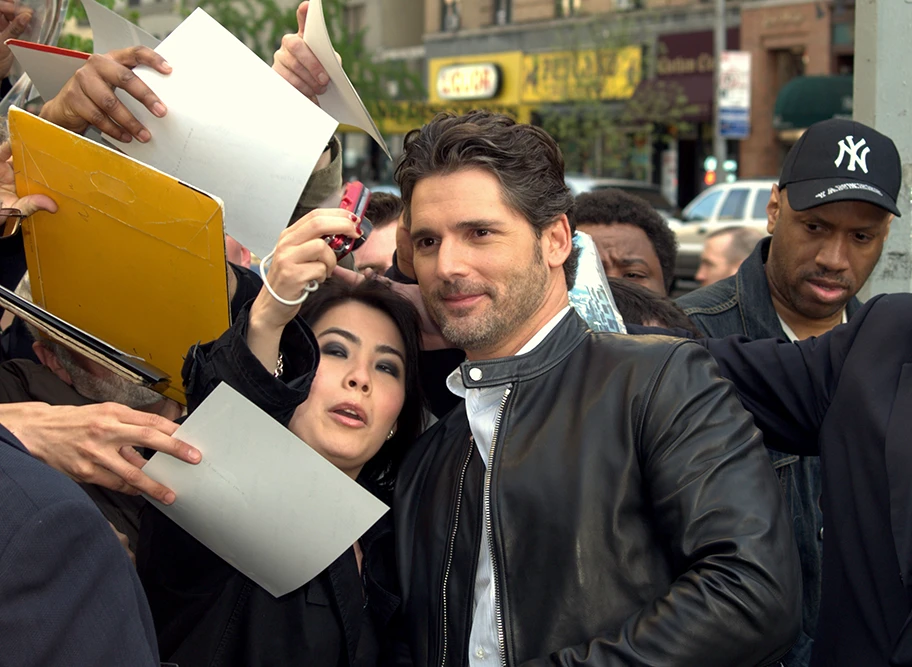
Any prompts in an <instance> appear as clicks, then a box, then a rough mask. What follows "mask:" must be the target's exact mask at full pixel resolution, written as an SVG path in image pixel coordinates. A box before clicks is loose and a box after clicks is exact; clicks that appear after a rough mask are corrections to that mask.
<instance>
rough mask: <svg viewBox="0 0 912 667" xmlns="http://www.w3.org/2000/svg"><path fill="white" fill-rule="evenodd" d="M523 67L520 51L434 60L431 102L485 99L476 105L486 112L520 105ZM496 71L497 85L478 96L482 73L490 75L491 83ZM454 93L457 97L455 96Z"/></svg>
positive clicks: (430, 74) (431, 64)
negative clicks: (509, 105)
mask: <svg viewBox="0 0 912 667" xmlns="http://www.w3.org/2000/svg"><path fill="white" fill-rule="evenodd" d="M521 68H522V53H520V52H519V51H507V52H505V53H491V54H487V55H472V56H459V57H456V58H433V59H431V60H430V61H429V62H428V88H429V92H430V101H431V102H432V103H444V104H448V103H449V102H451V101H453V100H467V99H471V98H480V97H484V98H485V99H484V100H481V101H478V102H477V103H476V105H475V106H476V107H478V108H485V109H487V108H490V107H491V105H497V104H514V105H515V104H519V95H520V86H521V84H522V72H521ZM494 71H496V78H497V85H496V86H493V87H492V88H491V86H490V85H488V87H489V88H491V90H490V91H489V92H487V93H486V94H484V95H480V94H477V93H478V88H479V85H478V80H482V79H484V77H483V76H481V74H483V73H485V72H489V74H488V78H487V79H484V81H486V82H487V84H490V83H491V81H492V80H493V79H494V78H495V75H492V74H490V72H494ZM482 87H484V86H482ZM454 91H456V92H457V94H453V93H454ZM458 93H461V94H458Z"/></svg>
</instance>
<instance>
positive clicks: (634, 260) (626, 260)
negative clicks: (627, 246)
mask: <svg viewBox="0 0 912 667" xmlns="http://www.w3.org/2000/svg"><path fill="white" fill-rule="evenodd" d="M617 263H618V264H620V265H621V266H632V265H633V264H642V265H643V266H645V267H647V268H648V267H649V262H647V261H646V260H645V259H643V258H642V257H622V258H621V259H619V260H618V261H617Z"/></svg>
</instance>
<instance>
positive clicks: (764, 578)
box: [523, 342, 801, 667]
mask: <svg viewBox="0 0 912 667" xmlns="http://www.w3.org/2000/svg"><path fill="white" fill-rule="evenodd" d="M659 378H661V381H658V380H659ZM656 379H657V381H656V382H655V383H654V385H653V386H654V387H655V389H654V390H653V392H652V395H651V396H650V397H649V401H648V404H647V405H646V406H645V407H644V408H641V410H640V412H641V413H642V416H641V417H640V418H639V419H638V423H637V425H636V429H637V433H636V436H635V437H636V438H637V442H638V447H639V449H640V453H639V458H640V468H641V470H642V471H643V473H642V474H643V477H644V478H645V479H647V480H648V485H647V486H648V488H649V500H650V502H651V506H652V508H653V515H654V519H653V522H654V524H655V531H656V533H657V534H659V535H662V536H663V538H664V542H665V544H666V546H667V549H668V556H669V558H670V559H671V560H672V561H673V562H674V563H675V564H676V569H677V570H678V571H679V572H680V574H679V576H678V578H677V579H676V580H675V581H674V582H673V583H672V585H671V587H670V588H669V589H668V591H667V592H666V593H665V594H664V595H662V596H661V597H659V598H656V599H654V600H651V601H644V604H643V606H642V608H641V609H640V610H638V611H637V612H636V613H635V614H633V615H631V616H630V617H629V618H628V619H627V621H626V622H625V623H624V625H623V626H622V627H620V628H614V629H612V630H608V631H606V632H605V633H604V634H603V635H602V636H598V637H592V638H590V639H589V641H587V642H584V643H582V644H578V645H576V646H571V647H567V648H565V649H562V650H559V651H556V652H555V653H553V654H552V655H550V656H548V657H547V658H542V659H538V660H532V661H529V662H526V663H523V667H551V666H561V667H563V666H567V665H578V666H579V667H583V666H584V665H593V666H595V665H598V666H599V667H623V666H627V665H721V664H723V663H722V660H721V659H720V658H721V657H722V656H724V660H725V663H724V664H725V665H727V666H728V667H735V666H741V667H748V666H753V665H767V664H769V663H770V662H771V661H773V660H774V659H776V658H777V657H778V656H781V655H783V654H784V653H785V652H786V651H787V650H788V649H789V647H790V646H791V645H792V643H793V642H794V641H795V637H796V636H797V635H798V632H799V629H800V625H801V569H800V565H799V562H798V551H797V549H796V547H795V542H794V539H793V538H792V526H791V522H790V521H789V517H788V514H787V512H786V507H785V501H784V500H783V498H782V493H781V492H780V490H779V484H778V481H777V479H776V475H775V473H774V472H773V469H772V467H771V466H770V464H769V459H768V457H767V455H766V452H765V451H764V449H763V447H762V440H761V437H760V433H759V432H758V431H757V429H756V428H755V427H754V425H753V423H752V422H751V418H750V415H748V414H747V413H746V412H745V410H744V409H743V408H742V407H741V405H740V404H739V403H738V400H737V398H736V397H735V394H734V392H733V391H732V387H731V385H730V384H729V383H728V382H724V381H722V380H721V379H720V378H719V375H718V372H717V369H716V365H715V364H714V363H713V362H712V359H711V358H710V357H709V355H707V354H706V352H705V351H704V350H701V349H700V348H698V347H697V346H696V345H694V344H693V343H691V342H684V343H681V344H680V346H678V347H676V348H675V349H674V350H673V352H672V354H671V356H670V358H669V359H668V360H667V362H666V364H664V367H663V368H662V369H661V370H660V375H657V376H656ZM609 529H610V528H609ZM747 601H749V602H747Z"/></svg>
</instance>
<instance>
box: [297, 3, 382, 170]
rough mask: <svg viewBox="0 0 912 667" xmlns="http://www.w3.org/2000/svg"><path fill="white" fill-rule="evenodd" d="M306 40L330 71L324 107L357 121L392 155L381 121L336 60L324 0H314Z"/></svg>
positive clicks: (346, 119) (322, 100)
mask: <svg viewBox="0 0 912 667" xmlns="http://www.w3.org/2000/svg"><path fill="white" fill-rule="evenodd" d="M304 41H305V42H306V43H307V46H309V47H310V50H311V51H313V53H314V55H315V56H316V57H317V60H319V61H320V64H321V65H323V68H324V69H325V70H326V73H327V74H328V75H329V86H328V87H327V90H326V92H325V93H323V94H322V95H319V96H318V98H319V100H320V107H322V109H323V110H324V111H326V113H328V114H329V115H330V116H332V117H333V118H335V119H336V120H337V121H339V122H340V123H342V124H344V125H353V126H354V127H358V128H361V129H362V130H364V131H365V132H367V133H368V134H369V135H370V136H371V137H373V138H374V141H376V142H377V143H378V144H379V146H380V148H382V149H383V152H384V153H386V156H387V157H391V156H390V152H389V148H387V146H386V142H385V141H384V140H383V135H382V134H380V130H379V129H377V124H376V123H375V122H374V119H373V118H371V115H370V113H369V112H368V111H367V108H366V107H365V106H364V102H362V101H361V97H360V96H359V95H358V93H357V91H356V90H355V87H354V86H353V85H352V82H351V80H349V78H348V75H346V74H345V70H344V69H342V66H341V65H340V64H339V61H338V60H336V53H335V50H334V49H333V45H332V41H331V40H330V38H329V30H327V29H326V19H325V17H324V16H323V2H322V0H310V7H308V9H307V21H306V22H305V23H304Z"/></svg>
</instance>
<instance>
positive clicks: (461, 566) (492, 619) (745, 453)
mask: <svg viewBox="0 0 912 667" xmlns="http://www.w3.org/2000/svg"><path fill="white" fill-rule="evenodd" d="M563 176H564V174H563V159H562V157H561V155H560V151H559V149H558V148H557V145H556V144H555V143H554V141H553V140H552V139H551V138H550V137H549V136H548V135H547V134H545V133H544V132H543V131H541V130H540V129H538V128H534V127H531V126H524V125H517V124H515V123H514V122H513V121H511V120H510V119H508V118H506V117H503V116H499V115H495V114H490V113H487V112H475V113H472V114H468V115H466V116H461V117H455V116H449V115H441V116H438V117H437V118H436V119H435V120H434V121H432V122H431V123H430V124H429V125H426V126H425V127H424V128H422V129H421V130H418V131H415V132H413V133H412V134H410V135H409V136H408V137H407V139H406V148H405V154H404V157H403V160H402V162H401V164H400V166H399V168H398V172H397V180H398V182H399V183H400V186H401V188H402V195H403V199H404V201H405V203H406V216H407V224H408V226H409V230H410V233H411V241H412V243H411V248H412V250H413V257H411V258H404V257H402V256H401V254H400V256H399V257H398V260H397V261H398V262H399V265H400V267H401V266H402V265H403V263H408V260H409V259H411V263H410V264H411V266H413V267H414V273H415V277H417V280H418V283H419V286H420V289H421V293H422V297H423V299H424V302H425V305H426V306H427V309H428V311H429V312H430V314H431V316H432V317H433V319H434V320H435V321H436V322H437V324H438V325H439V326H440V329H441V331H442V333H443V335H444V337H446V338H447V339H448V340H449V341H450V342H451V343H453V344H454V345H455V346H457V347H460V348H462V349H464V350H466V352H467V357H468V361H466V362H465V363H464V364H462V366H461V367H460V368H459V369H457V371H455V372H454V373H453V374H452V375H451V376H450V377H449V378H448V380H447V384H448V386H449V387H450V389H451V390H452V391H453V392H454V393H456V394H457V395H459V396H461V397H463V398H464V399H465V403H464V404H460V406H458V407H457V408H456V409H455V410H453V411H452V412H451V413H450V414H449V415H447V416H446V417H444V418H443V419H442V420H441V421H440V422H438V423H437V424H436V425H435V426H434V427H433V428H432V429H431V430H430V431H428V433H427V434H426V435H425V436H424V437H423V438H422V439H421V440H420V441H419V442H418V443H417V444H416V446H415V447H413V448H412V450H411V452H410V454H409V456H408V457H407V459H406V461H405V462H404V463H403V465H402V468H401V471H400V476H399V479H398V481H397V489H396V498H395V501H394V505H393V507H394V511H395V516H396V539H397V543H398V547H397V550H398V554H397V556H398V567H399V573H400V578H401V580H402V581H401V583H402V588H403V610H404V622H405V634H406V637H405V642H404V644H403V647H402V651H401V653H402V658H403V662H404V663H409V662H410V663H411V664H414V665H421V666H425V665H442V666H445V665H465V664H468V665H470V666H471V667H476V666H478V665H487V664H494V665H498V664H499V665H530V666H531V665H583V664H585V665H605V666H609V665H618V666H620V665H674V666H676V667H682V666H687V665H693V666H695V667H696V666H699V667H709V666H712V665H719V666H725V667H735V666H738V665H744V666H745V667H746V666H748V665H764V664H769V663H771V662H773V661H775V660H776V659H777V658H778V657H779V656H781V655H782V654H784V653H785V652H786V651H787V649H788V648H789V646H790V645H791V644H792V642H793V641H794V639H795V637H796V635H797V633H798V629H799V624H800V571H799V565H798V559H797V552H796V548H795V544H794V538H793V537H792V531H791V527H790V525H789V521H788V518H787V514H786V512H785V508H784V505H783V502H782V500H781V495H780V493H779V490H778V484H777V481H776V477H775V475H774V473H773V471H772V468H771V467H770V465H769V462H768V460H767V458H766V453H765V451H764V450H763V447H762V442H761V438H760V434H759V433H758V431H757V430H756V429H755V428H754V426H753V423H752V421H751V419H750V417H749V416H748V415H747V414H746V413H745V411H744V410H743V408H741V406H740V404H739V403H738V400H737V398H736V397H735V395H734V394H733V392H732V389H731V386H730V385H729V384H728V383H726V382H725V381H723V380H721V379H720V377H719V375H718V372H717V369H716V366H715V364H714V362H713V361H712V360H711V358H710V357H709V356H708V355H707V354H706V353H705V351H704V350H702V349H701V348H700V347H699V346H698V345H696V344H694V343H693V342H690V341H682V340H676V339H671V338H665V337H658V336H637V337H632V336H631V337H627V336H621V335H611V334H595V333H592V332H591V331H589V330H588V327H587V326H586V324H585V322H584V321H583V320H582V319H581V318H579V317H578V316H577V315H576V313H575V312H573V311H572V310H571V309H570V308H569V306H568V302H567V288H568V286H569V285H572V283H573V279H574V273H575V264H576V260H577V257H576V256H575V253H573V252H572V244H571V236H572V232H573V224H572V223H571V221H570V219H569V217H568V215H567V214H568V213H569V212H571V209H572V198H571V196H570V193H569V191H568V189H567V187H566V186H565V184H564V178H563ZM400 249H401V246H400Z"/></svg>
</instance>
